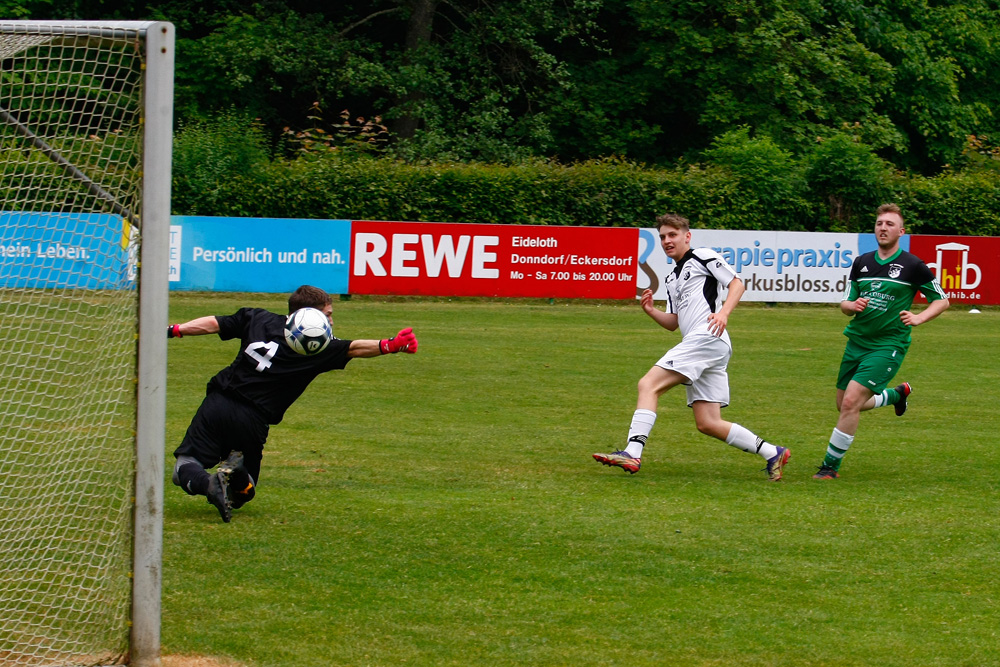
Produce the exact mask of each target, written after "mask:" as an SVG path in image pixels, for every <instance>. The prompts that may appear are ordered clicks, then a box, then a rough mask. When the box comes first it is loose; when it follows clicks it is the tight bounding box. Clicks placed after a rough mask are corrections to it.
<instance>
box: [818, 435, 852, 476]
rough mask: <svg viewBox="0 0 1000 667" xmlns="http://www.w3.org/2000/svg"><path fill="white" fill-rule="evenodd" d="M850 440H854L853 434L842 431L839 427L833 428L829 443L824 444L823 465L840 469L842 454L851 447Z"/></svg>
mask: <svg viewBox="0 0 1000 667" xmlns="http://www.w3.org/2000/svg"><path fill="white" fill-rule="evenodd" d="M852 442H854V436H853V435H848V434H846V433H843V432H842V431H840V429H836V428H835V429H833V434H832V435H830V444H828V445H827V446H826V456H825V457H823V465H824V466H826V467H827V468H833V469H834V470H840V462H841V461H843V460H844V454H846V453H847V450H848V449H850V448H851V443H852Z"/></svg>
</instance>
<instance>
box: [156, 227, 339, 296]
mask: <svg viewBox="0 0 1000 667" xmlns="http://www.w3.org/2000/svg"><path fill="white" fill-rule="evenodd" d="M172 222H173V224H172V225H171V228H170V238H171V251H170V282H171V285H170V287H171V289H179V290H214V291H217V292H292V291H294V290H295V289H296V288H298V287H299V286H300V285H303V284H312V285H321V286H323V289H325V290H326V291H327V292H330V293H331V294H346V293H347V282H348V266H349V262H348V259H349V257H350V240H351V222H350V221H349V220H295V219H274V218H212V217H200V216H174V217H173V219H172Z"/></svg>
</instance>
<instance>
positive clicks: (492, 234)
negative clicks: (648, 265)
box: [350, 221, 639, 299]
mask: <svg viewBox="0 0 1000 667" xmlns="http://www.w3.org/2000/svg"><path fill="white" fill-rule="evenodd" d="M638 243H639V230H637V229H621V228H605V227H540V226H531V225H477V224H457V223H421V222H371V221H354V223H353V225H352V241H351V279H350V291H351V293H354V294H426V295H436V296H501V297H505V296H506V297H565V298H591V299H627V298H630V297H632V296H634V295H635V278H636V252H637V248H638Z"/></svg>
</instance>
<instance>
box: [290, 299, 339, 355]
mask: <svg viewBox="0 0 1000 667" xmlns="http://www.w3.org/2000/svg"><path fill="white" fill-rule="evenodd" d="M331 338H333V327H331V326H330V320H329V318H327V316H326V315H324V314H323V311H321V310H317V309H316V308H299V309H298V310H296V311H295V312H294V313H292V314H291V315H289V316H288V319H287V320H285V342H286V343H288V347H290V348H292V349H293V350H295V351H296V352H298V353H299V354H319V353H320V352H322V351H323V350H324V349H326V346H327V345H329V344H330V339H331Z"/></svg>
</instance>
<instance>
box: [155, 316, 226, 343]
mask: <svg viewBox="0 0 1000 667" xmlns="http://www.w3.org/2000/svg"><path fill="white" fill-rule="evenodd" d="M216 333H219V321H218V320H217V319H215V316H214V315H206V316H205V317H198V318H195V319H193V320H191V321H189V322H184V323H183V324H171V325H170V326H169V327H167V338H181V337H182V336H204V335H205V334H216Z"/></svg>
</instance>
